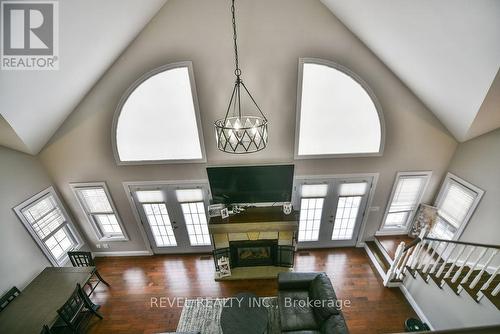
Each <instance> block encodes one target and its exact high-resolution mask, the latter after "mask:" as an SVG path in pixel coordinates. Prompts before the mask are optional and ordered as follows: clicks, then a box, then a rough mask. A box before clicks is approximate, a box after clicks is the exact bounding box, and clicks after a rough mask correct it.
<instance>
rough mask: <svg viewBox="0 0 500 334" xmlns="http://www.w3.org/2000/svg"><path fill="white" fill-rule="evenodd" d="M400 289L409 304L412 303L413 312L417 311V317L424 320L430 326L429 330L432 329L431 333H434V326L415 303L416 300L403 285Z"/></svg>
mask: <svg viewBox="0 0 500 334" xmlns="http://www.w3.org/2000/svg"><path fill="white" fill-rule="evenodd" d="M399 289H400V290H401V292H402V293H403V295H404V296H405V298H406V300H407V301H408V303H410V305H411V307H412V308H413V310H414V311H415V313H417V315H418V317H419V318H420V320H422V321H423V322H425V323H426V324H427V326H429V328H430V329H431V331H433V330H434V326H432V324H431V322H430V321H429V319H428V318H427V316H426V315H425V313H424V312H423V311H422V309H421V308H420V306H418V304H417V302H416V301H415V299H413V296H412V295H411V294H410V292H409V291H408V290H407V289H406V287H405V286H404V284H401V285H400V286H399Z"/></svg>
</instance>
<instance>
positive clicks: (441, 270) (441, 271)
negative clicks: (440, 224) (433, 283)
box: [436, 244, 457, 277]
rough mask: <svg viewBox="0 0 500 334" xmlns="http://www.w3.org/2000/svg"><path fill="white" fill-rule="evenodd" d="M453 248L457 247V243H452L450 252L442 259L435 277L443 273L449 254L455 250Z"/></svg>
mask: <svg viewBox="0 0 500 334" xmlns="http://www.w3.org/2000/svg"><path fill="white" fill-rule="evenodd" d="M455 248H457V245H456V244H453V245H452V246H451V248H450V254H448V256H447V257H446V260H444V261H443V264H442V265H441V267H440V268H439V270H438V272H437V273H436V277H441V275H442V274H443V271H444V269H445V268H446V264H447V263H448V260H449V259H450V258H451V255H452V254H453V252H454V251H455Z"/></svg>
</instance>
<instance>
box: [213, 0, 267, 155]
mask: <svg viewBox="0 0 500 334" xmlns="http://www.w3.org/2000/svg"><path fill="white" fill-rule="evenodd" d="M231 13H232V17H233V41H234V57H235V65H236V66H235V67H236V69H235V70H234V74H235V76H236V81H235V83H234V87H233V91H232V94H231V99H230V100H229V105H228V106H227V111H226V115H225V117H224V118H223V119H219V120H217V121H215V122H214V125H215V135H216V141H217V148H218V149H219V150H221V151H223V152H227V153H233V154H244V153H253V152H258V151H260V150H263V149H264V148H266V146H267V140H268V132H267V118H266V116H264V114H263V113H262V110H261V109H260V108H259V106H258V105H257V102H255V99H254V98H253V97H252V94H250V92H249V91H248V89H247V87H246V86H245V84H244V83H243V81H242V80H241V69H240V68H239V62H238V45H237V41H236V39H237V35H236V18H235V8H234V0H231ZM241 95H247V96H248V97H249V98H250V100H251V102H252V103H253V105H255V107H256V108H257V110H258V111H259V113H260V114H259V115H257V116H251V115H245V114H243V113H242V110H241V108H242V106H241V104H242V102H241ZM231 110H232V114H231V115H230V112H231Z"/></svg>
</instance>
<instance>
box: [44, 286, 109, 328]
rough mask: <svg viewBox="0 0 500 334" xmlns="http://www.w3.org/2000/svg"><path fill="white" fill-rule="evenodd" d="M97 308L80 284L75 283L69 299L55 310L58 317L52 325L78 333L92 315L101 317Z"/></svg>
mask: <svg viewBox="0 0 500 334" xmlns="http://www.w3.org/2000/svg"><path fill="white" fill-rule="evenodd" d="M98 309H99V305H96V304H94V303H92V301H91V300H90V299H89V297H88V296H87V295H86V294H85V292H84V291H83V290H82V287H81V286H80V284H77V285H76V288H75V290H74V291H73V293H72V294H71V296H70V297H69V299H68V300H67V301H66V302H65V303H64V305H63V306H61V307H60V308H59V310H57V314H59V318H60V319H59V320H58V321H57V322H56V324H55V325H54V326H53V327H54V328H57V327H67V328H69V329H70V330H71V331H72V332H73V333H79V331H80V329H81V328H83V327H84V325H85V324H86V323H88V321H89V320H90V318H91V317H92V316H93V315H95V316H96V317H98V318H99V319H102V318H103V317H102V315H101V314H100V313H99V312H98V311H97V310H98Z"/></svg>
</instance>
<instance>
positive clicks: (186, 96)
mask: <svg viewBox="0 0 500 334" xmlns="http://www.w3.org/2000/svg"><path fill="white" fill-rule="evenodd" d="M113 130H114V134H113V146H114V153H115V157H116V160H117V162H118V163H119V164H140V163H141V164H142V163H148V162H151V163H159V162H183V161H189V162H202V161H205V153H204V147H203V140H202V138H203V135H202V131H201V124H200V116H199V111H198V103H197V98H196V89H195V86H194V76H193V70H192V64H191V62H183V63H176V64H171V65H166V66H162V67H160V68H158V69H155V70H153V71H151V72H149V73H147V74H145V75H144V76H143V77H141V78H140V79H139V80H137V81H136V82H135V83H134V84H133V85H132V86H131V87H130V88H129V89H128V90H127V91H126V92H125V94H124V96H123V97H122V99H121V100H120V103H119V105H118V108H117V111H116V113H115V119H114V122H113Z"/></svg>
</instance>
